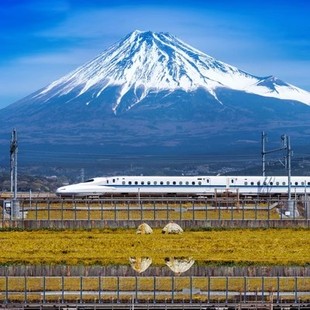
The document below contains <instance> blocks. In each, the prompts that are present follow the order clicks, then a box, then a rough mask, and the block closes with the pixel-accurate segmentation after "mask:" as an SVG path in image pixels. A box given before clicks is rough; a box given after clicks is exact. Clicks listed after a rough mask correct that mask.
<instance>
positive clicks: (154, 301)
mask: <svg viewBox="0 0 310 310" xmlns="http://www.w3.org/2000/svg"><path fill="white" fill-rule="evenodd" d="M153 288H154V292H153V293H154V300H153V303H154V304H155V303H156V276H153Z"/></svg>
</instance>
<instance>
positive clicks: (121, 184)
mask: <svg viewBox="0 0 310 310" xmlns="http://www.w3.org/2000/svg"><path fill="white" fill-rule="evenodd" d="M290 183H291V184H290V187H291V193H298V194H301V193H307V192H308V191H309V190H310V177H308V176H294V177H291V182H290ZM215 191H217V192H221V191H222V192H224V191H226V192H227V191H231V192H237V191H238V192H239V193H240V194H249V195H251V194H286V193H287V192H288V177H287V176H111V177H96V178H93V179H89V180H87V181H85V182H82V183H78V184H72V185H66V186H62V187H60V188H58V189H57V190H56V194H57V195H59V196H90V195H106V194H176V195H180V194H181V195H186V194H190V195H209V194H213V193H214V192H215Z"/></svg>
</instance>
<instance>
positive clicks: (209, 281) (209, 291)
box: [208, 276, 211, 303]
mask: <svg viewBox="0 0 310 310" xmlns="http://www.w3.org/2000/svg"><path fill="white" fill-rule="evenodd" d="M210 294H211V279H210V276H208V303H210Z"/></svg>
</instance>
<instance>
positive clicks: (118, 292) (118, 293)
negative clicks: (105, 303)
mask: <svg viewBox="0 0 310 310" xmlns="http://www.w3.org/2000/svg"><path fill="white" fill-rule="evenodd" d="M116 280H117V281H116V282H117V283H116V285H117V301H116V302H117V303H119V302H120V300H119V296H120V291H119V276H117V278H116Z"/></svg>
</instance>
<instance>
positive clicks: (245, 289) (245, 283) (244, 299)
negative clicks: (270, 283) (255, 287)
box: [243, 277, 248, 303]
mask: <svg viewBox="0 0 310 310" xmlns="http://www.w3.org/2000/svg"><path fill="white" fill-rule="evenodd" d="M243 281H244V282H243V284H244V287H243V289H244V296H243V302H244V303H246V295H247V293H248V292H247V277H244V278H243Z"/></svg>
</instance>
